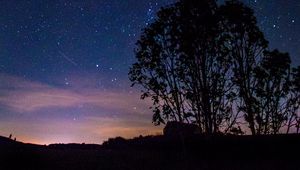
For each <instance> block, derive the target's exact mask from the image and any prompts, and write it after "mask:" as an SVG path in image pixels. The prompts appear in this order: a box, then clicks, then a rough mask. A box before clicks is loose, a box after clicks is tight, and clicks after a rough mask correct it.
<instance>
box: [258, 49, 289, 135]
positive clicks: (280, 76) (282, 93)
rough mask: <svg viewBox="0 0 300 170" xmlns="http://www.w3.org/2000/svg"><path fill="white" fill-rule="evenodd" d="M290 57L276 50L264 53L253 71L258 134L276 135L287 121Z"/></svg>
mask: <svg viewBox="0 0 300 170" xmlns="http://www.w3.org/2000/svg"><path fill="white" fill-rule="evenodd" d="M290 63H291V60H290V57H289V54H287V53H280V52H279V51H278V50H274V51H271V52H269V51H266V52H265V54H264V57H263V60H262V62H261V64H260V66H258V67H257V68H256V70H255V72H256V73H255V77H256V78H257V84H256V85H257V86H256V88H255V95H256V99H257V101H258V106H259V107H258V108H259V112H258V114H257V120H259V121H257V133H258V134H269V133H272V134H277V133H278V132H279V130H280V128H282V127H283V126H284V124H285V121H286V120H287V119H288V110H289V104H288V101H289V100H288V97H289V92H290V70H291V69H290Z"/></svg>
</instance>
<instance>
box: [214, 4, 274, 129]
mask: <svg viewBox="0 0 300 170" xmlns="http://www.w3.org/2000/svg"><path fill="white" fill-rule="evenodd" d="M219 15H220V17H221V24H222V27H223V30H224V32H223V34H222V36H224V37H226V38H227V47H228V48H229V53H230V55H231V56H232V69H233V74H232V80H233V83H234V84H235V85H236V88H237V91H236V93H237V94H238V98H239V99H238V100H237V101H238V102H237V106H238V111H241V112H242V113H243V114H244V117H245V120H246V122H247V123H248V125H249V128H250V130H251V133H252V134H257V133H258V132H257V124H258V122H259V121H260V118H259V116H258V113H259V108H258V101H257V100H256V99H255V97H254V93H255V87H256V86H257V79H256V77H255V76H254V70H255V68H256V67H257V66H258V63H259V62H260V61H261V56H262V55H263V52H264V51H265V49H266V48H267V45H268V42H267V41H266V40H265V38H264V35H263V33H262V32H261V31H260V29H259V28H258V26H257V21H256V18H255V16H254V14H253V11H252V9H250V8H248V7H246V6H244V5H243V4H242V3H241V2H239V1H235V0H232V1H227V2H226V4H225V5H223V6H221V7H220V10H219Z"/></svg>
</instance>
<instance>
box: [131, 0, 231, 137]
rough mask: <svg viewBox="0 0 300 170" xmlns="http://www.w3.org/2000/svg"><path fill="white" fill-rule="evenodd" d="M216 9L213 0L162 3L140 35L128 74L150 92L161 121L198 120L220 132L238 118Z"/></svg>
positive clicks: (207, 128) (147, 94)
mask: <svg viewBox="0 0 300 170" xmlns="http://www.w3.org/2000/svg"><path fill="white" fill-rule="evenodd" d="M216 12H217V4H216V2H215V1H213V0H206V1H205V0H203V1H197V2H190V1H180V2H178V3H176V4H174V5H173V6H171V7H169V8H164V9H162V10H161V11H160V12H159V13H158V20H157V21H156V22H154V23H153V24H152V25H150V26H149V27H148V28H146V29H145V30H144V34H143V35H142V37H141V39H140V40H139V41H138V43H137V45H138V49H137V51H136V57H137V59H138V62H137V63H135V64H134V65H133V66H132V68H131V69H130V72H129V77H130V80H131V81H132V82H133V84H136V83H137V84H140V85H142V86H143V87H144V89H145V90H146V91H144V92H143V94H142V99H144V98H145V97H151V99H152V101H153V105H154V107H153V111H154V116H153V121H154V122H155V123H156V124H159V123H164V122H165V121H169V120H175V121H179V122H187V123H196V124H197V125H198V126H199V128H200V130H201V131H202V132H206V133H216V132H218V131H219V127H220V126H221V125H223V123H224V120H230V119H232V118H233V116H232V115H231V113H232V112H231V102H230V100H228V96H229V95H226V94H227V93H228V92H229V88H230V85H229V84H228V82H229V81H228V75H227V74H228V71H229V68H230V63H229V59H228V57H229V55H228V50H226V49H225V46H224V39H223V37H220V36H219V34H220V31H222V30H220V27H219V23H218V18H217V15H216ZM227 125H230V126H232V125H233V123H228V124H227Z"/></svg>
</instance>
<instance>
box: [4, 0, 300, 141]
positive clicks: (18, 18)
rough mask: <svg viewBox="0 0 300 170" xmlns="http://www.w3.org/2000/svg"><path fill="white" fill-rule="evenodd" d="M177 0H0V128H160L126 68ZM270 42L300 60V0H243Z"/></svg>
mask: <svg viewBox="0 0 300 170" xmlns="http://www.w3.org/2000/svg"><path fill="white" fill-rule="evenodd" d="M172 2H174V0H173V1H172V0H160V1H155V0H101V1H100V0H85V1H65V0H43V1H40V0H35V1H34V0H26V1H25V0H24V1H23V0H3V1H0V135H2V136H9V134H11V133H12V134H13V136H14V137H16V138H17V140H21V141H24V142H32V143H39V144H49V143H70V142H78V143H82V142H85V143H102V142H103V140H106V139H107V138H109V137H115V136H124V137H133V136H138V135H140V134H143V135H147V134H157V133H159V132H160V131H161V128H162V127H155V126H154V125H153V124H151V116H152V113H151V110H149V109H148V107H149V106H150V102H149V101H148V102H147V101H142V100H140V98H139V95H140V93H139V91H140V90H139V89H138V88H137V87H134V88H131V87H130V82H129V80H128V76H127V73H128V70H129V67H130V65H131V64H132V63H133V62H134V61H135V57H134V53H133V51H134V48H135V42H136V41H137V40H138V38H139V35H140V33H141V29H143V28H145V27H147V25H149V23H151V22H153V21H154V20H155V14H156V12H157V11H158V9H159V8H160V7H162V6H165V5H167V4H170V3H172ZM244 2H245V3H246V4H248V5H250V6H251V7H252V8H253V9H255V14H256V16H257V18H258V23H259V26H260V28H261V29H262V30H263V32H264V33H265V36H266V38H267V39H268V40H269V42H270V48H271V49H273V48H278V49H280V50H281V51H284V52H289V53H290V55H291V57H292V61H293V64H294V65H299V64H300V18H299V17H300V1H299V0H250V1H249V0H244Z"/></svg>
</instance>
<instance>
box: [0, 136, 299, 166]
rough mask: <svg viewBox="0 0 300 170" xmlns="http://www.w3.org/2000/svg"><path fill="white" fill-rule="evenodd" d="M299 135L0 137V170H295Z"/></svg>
mask: <svg viewBox="0 0 300 170" xmlns="http://www.w3.org/2000/svg"><path fill="white" fill-rule="evenodd" d="M299 158H300V136H299V135H279V136H256V137H253V136H242V137H241V136H214V137H212V136H211V137H208V136H193V137H187V138H185V139H183V138H176V137H164V136H154V137H139V138H135V139H131V140H124V139H122V138H116V139H113V140H109V141H108V142H105V143H104V144H103V145H88V144H68V145H49V146H41V145H32V144H24V143H20V142H14V141H12V140H10V139H7V138H4V137H0V169H1V170H6V169H7V170H9V169H22V170H34V169H47V170H48V169H49V170H57V169H59V170H90V169H92V170H97V169H108V170H114V169H118V170H119V169H120V170H127V169H128V170H129V169H140V170H148V169H161V170H165V169H182V170H185V169H199V170H244V169H245V170H257V169H261V170H273V169H280V170H285V169H293V170H294V169H300V159H299Z"/></svg>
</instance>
